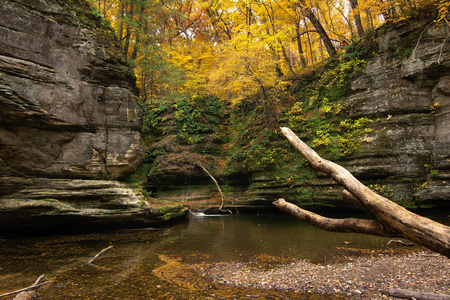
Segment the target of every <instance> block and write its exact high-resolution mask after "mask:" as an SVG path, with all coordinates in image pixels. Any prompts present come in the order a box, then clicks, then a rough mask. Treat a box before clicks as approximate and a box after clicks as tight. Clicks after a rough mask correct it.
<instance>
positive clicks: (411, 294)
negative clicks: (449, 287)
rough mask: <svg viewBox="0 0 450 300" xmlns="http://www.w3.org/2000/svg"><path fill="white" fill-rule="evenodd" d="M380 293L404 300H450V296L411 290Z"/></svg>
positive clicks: (397, 289) (393, 289)
mask: <svg viewBox="0 0 450 300" xmlns="http://www.w3.org/2000/svg"><path fill="white" fill-rule="evenodd" d="M380 293H382V294H385V295H388V296H391V297H395V298H403V299H416V300H450V296H449V295H442V294H431V293H422V292H416V291H411V290H404V289H399V288H392V289H388V290H381V291H380Z"/></svg>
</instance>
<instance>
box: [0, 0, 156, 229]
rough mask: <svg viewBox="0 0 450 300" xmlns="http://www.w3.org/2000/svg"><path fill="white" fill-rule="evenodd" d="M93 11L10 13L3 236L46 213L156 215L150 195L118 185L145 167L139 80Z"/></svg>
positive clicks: (4, 75) (7, 7) (25, 3)
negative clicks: (8, 227)
mask: <svg viewBox="0 0 450 300" xmlns="http://www.w3.org/2000/svg"><path fill="white" fill-rule="evenodd" d="M69 3H70V2H69ZM77 6H78V7H77ZM81 6H83V5H81ZM84 6H85V7H80V4H77V5H75V4H68V3H66V2H64V1H61V2H60V3H59V4H58V3H55V2H54V1H47V0H41V1H33V0H14V1H10V0H5V1H2V4H1V5H0V15H2V16H3V17H2V18H0V176H2V177H1V178H0V197H1V198H0V215H1V217H0V219H1V220H2V221H1V222H0V225H2V229H1V230H0V231H5V230H3V229H4V227H3V226H6V225H8V224H9V222H10V221H11V222H13V219H14V222H15V223H16V224H19V223H20V224H26V223H30V224H33V223H35V222H36V220H31V218H35V217H36V215H40V216H41V217H42V218H43V217H44V216H46V217H52V216H59V217H61V216H68V215H73V216H76V218H78V219H79V217H80V216H86V217H87V218H89V219H96V218H97V219H99V220H102V219H105V218H106V219H109V221H108V222H114V215H116V216H117V217H125V216H126V217H127V218H129V219H133V216H137V215H139V216H138V217H139V218H140V217H141V215H142V214H144V215H145V214H148V211H147V212H146V208H145V201H144V197H143V196H142V195H141V194H139V193H137V192H135V191H134V190H132V189H129V188H127V187H126V186H125V185H123V184H121V183H119V182H117V181H114V180H112V179H122V178H125V177H127V176H128V175H129V174H131V173H133V172H134V171H135V170H136V168H137V167H138V166H139V165H140V164H141V162H142V152H143V150H142V142H141V136H140V128H141V124H140V123H141V116H140V109H139V107H138V106H137V105H136V103H135V97H136V96H135V93H134V89H135V85H134V77H133V75H131V74H132V73H131V72H132V71H131V70H130V68H129V67H128V66H127V65H125V64H123V63H120V60H119V58H120V55H119V53H120V48H119V47H118V46H117V40H116V39H115V38H114V36H113V34H112V32H110V30H109V29H108V28H106V27H105V26H101V25H100V21H99V20H98V19H97V18H95V17H94V16H93V15H91V14H90V13H89V11H90V8H89V7H88V6H86V5H84ZM85 10H87V11H88V12H84V11H85ZM49 178H50V179H49ZM147 210H148V209H147ZM125 219H126V218H125ZM29 221H30V222H29ZM55 224H57V222H55ZM75 226H76V225H75Z"/></svg>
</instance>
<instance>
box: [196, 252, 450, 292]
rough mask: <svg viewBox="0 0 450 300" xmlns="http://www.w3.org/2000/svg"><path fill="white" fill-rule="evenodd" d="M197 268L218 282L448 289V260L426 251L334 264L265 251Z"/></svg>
mask: <svg viewBox="0 0 450 300" xmlns="http://www.w3.org/2000/svg"><path fill="white" fill-rule="evenodd" d="M263 260H264V263H261V262H262V261H263ZM198 268H199V269H200V271H201V272H202V274H203V275H204V276H207V277H210V278H212V279H213V281H214V282H216V283H220V284H225V285H231V286H239V287H252V288H262V289H275V290H291V291H295V292H300V293H314V294H316V293H320V294H322V293H324V294H335V295H342V296H344V298H348V299H393V298H390V297H388V296H386V295H383V294H381V293H380V290H383V289H390V288H402V289H407V290H413V291H418V292H427V293H437V294H445V295H450V260H449V259H448V258H445V257H443V256H440V255H435V254H433V253H431V252H427V251H422V252H414V253H411V252H410V253H399V252H392V253H376V254H372V255H366V256H353V257H345V258H344V259H343V260H342V261H341V262H338V263H333V264H315V263H312V262H309V261H307V260H300V261H291V260H288V261H280V260H278V259H275V258H267V257H266V258H264V259H261V258H259V259H256V260H254V261H250V262H221V263H214V264H203V265H198Z"/></svg>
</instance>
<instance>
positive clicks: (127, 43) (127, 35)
mask: <svg viewBox="0 0 450 300" xmlns="http://www.w3.org/2000/svg"><path fill="white" fill-rule="evenodd" d="M128 18H129V19H130V21H129V22H132V21H133V18H134V4H133V1H131V3H130V16H129V17H128ZM131 32H132V29H131V26H130V24H127V26H126V28H125V45H124V47H123V54H124V56H125V57H127V58H128V49H129V47H130V38H131Z"/></svg>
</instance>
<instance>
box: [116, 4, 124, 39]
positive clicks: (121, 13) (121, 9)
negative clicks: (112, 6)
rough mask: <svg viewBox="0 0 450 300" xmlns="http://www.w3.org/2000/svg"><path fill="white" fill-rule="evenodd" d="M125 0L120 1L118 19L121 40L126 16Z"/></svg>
mask: <svg viewBox="0 0 450 300" xmlns="http://www.w3.org/2000/svg"><path fill="white" fill-rule="evenodd" d="M123 1H124V0H122V1H120V9H119V10H118V12H117V19H118V20H119V28H118V29H117V35H118V36H119V40H120V41H122V39H123V18H124V15H125V4H124V3H123Z"/></svg>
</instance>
